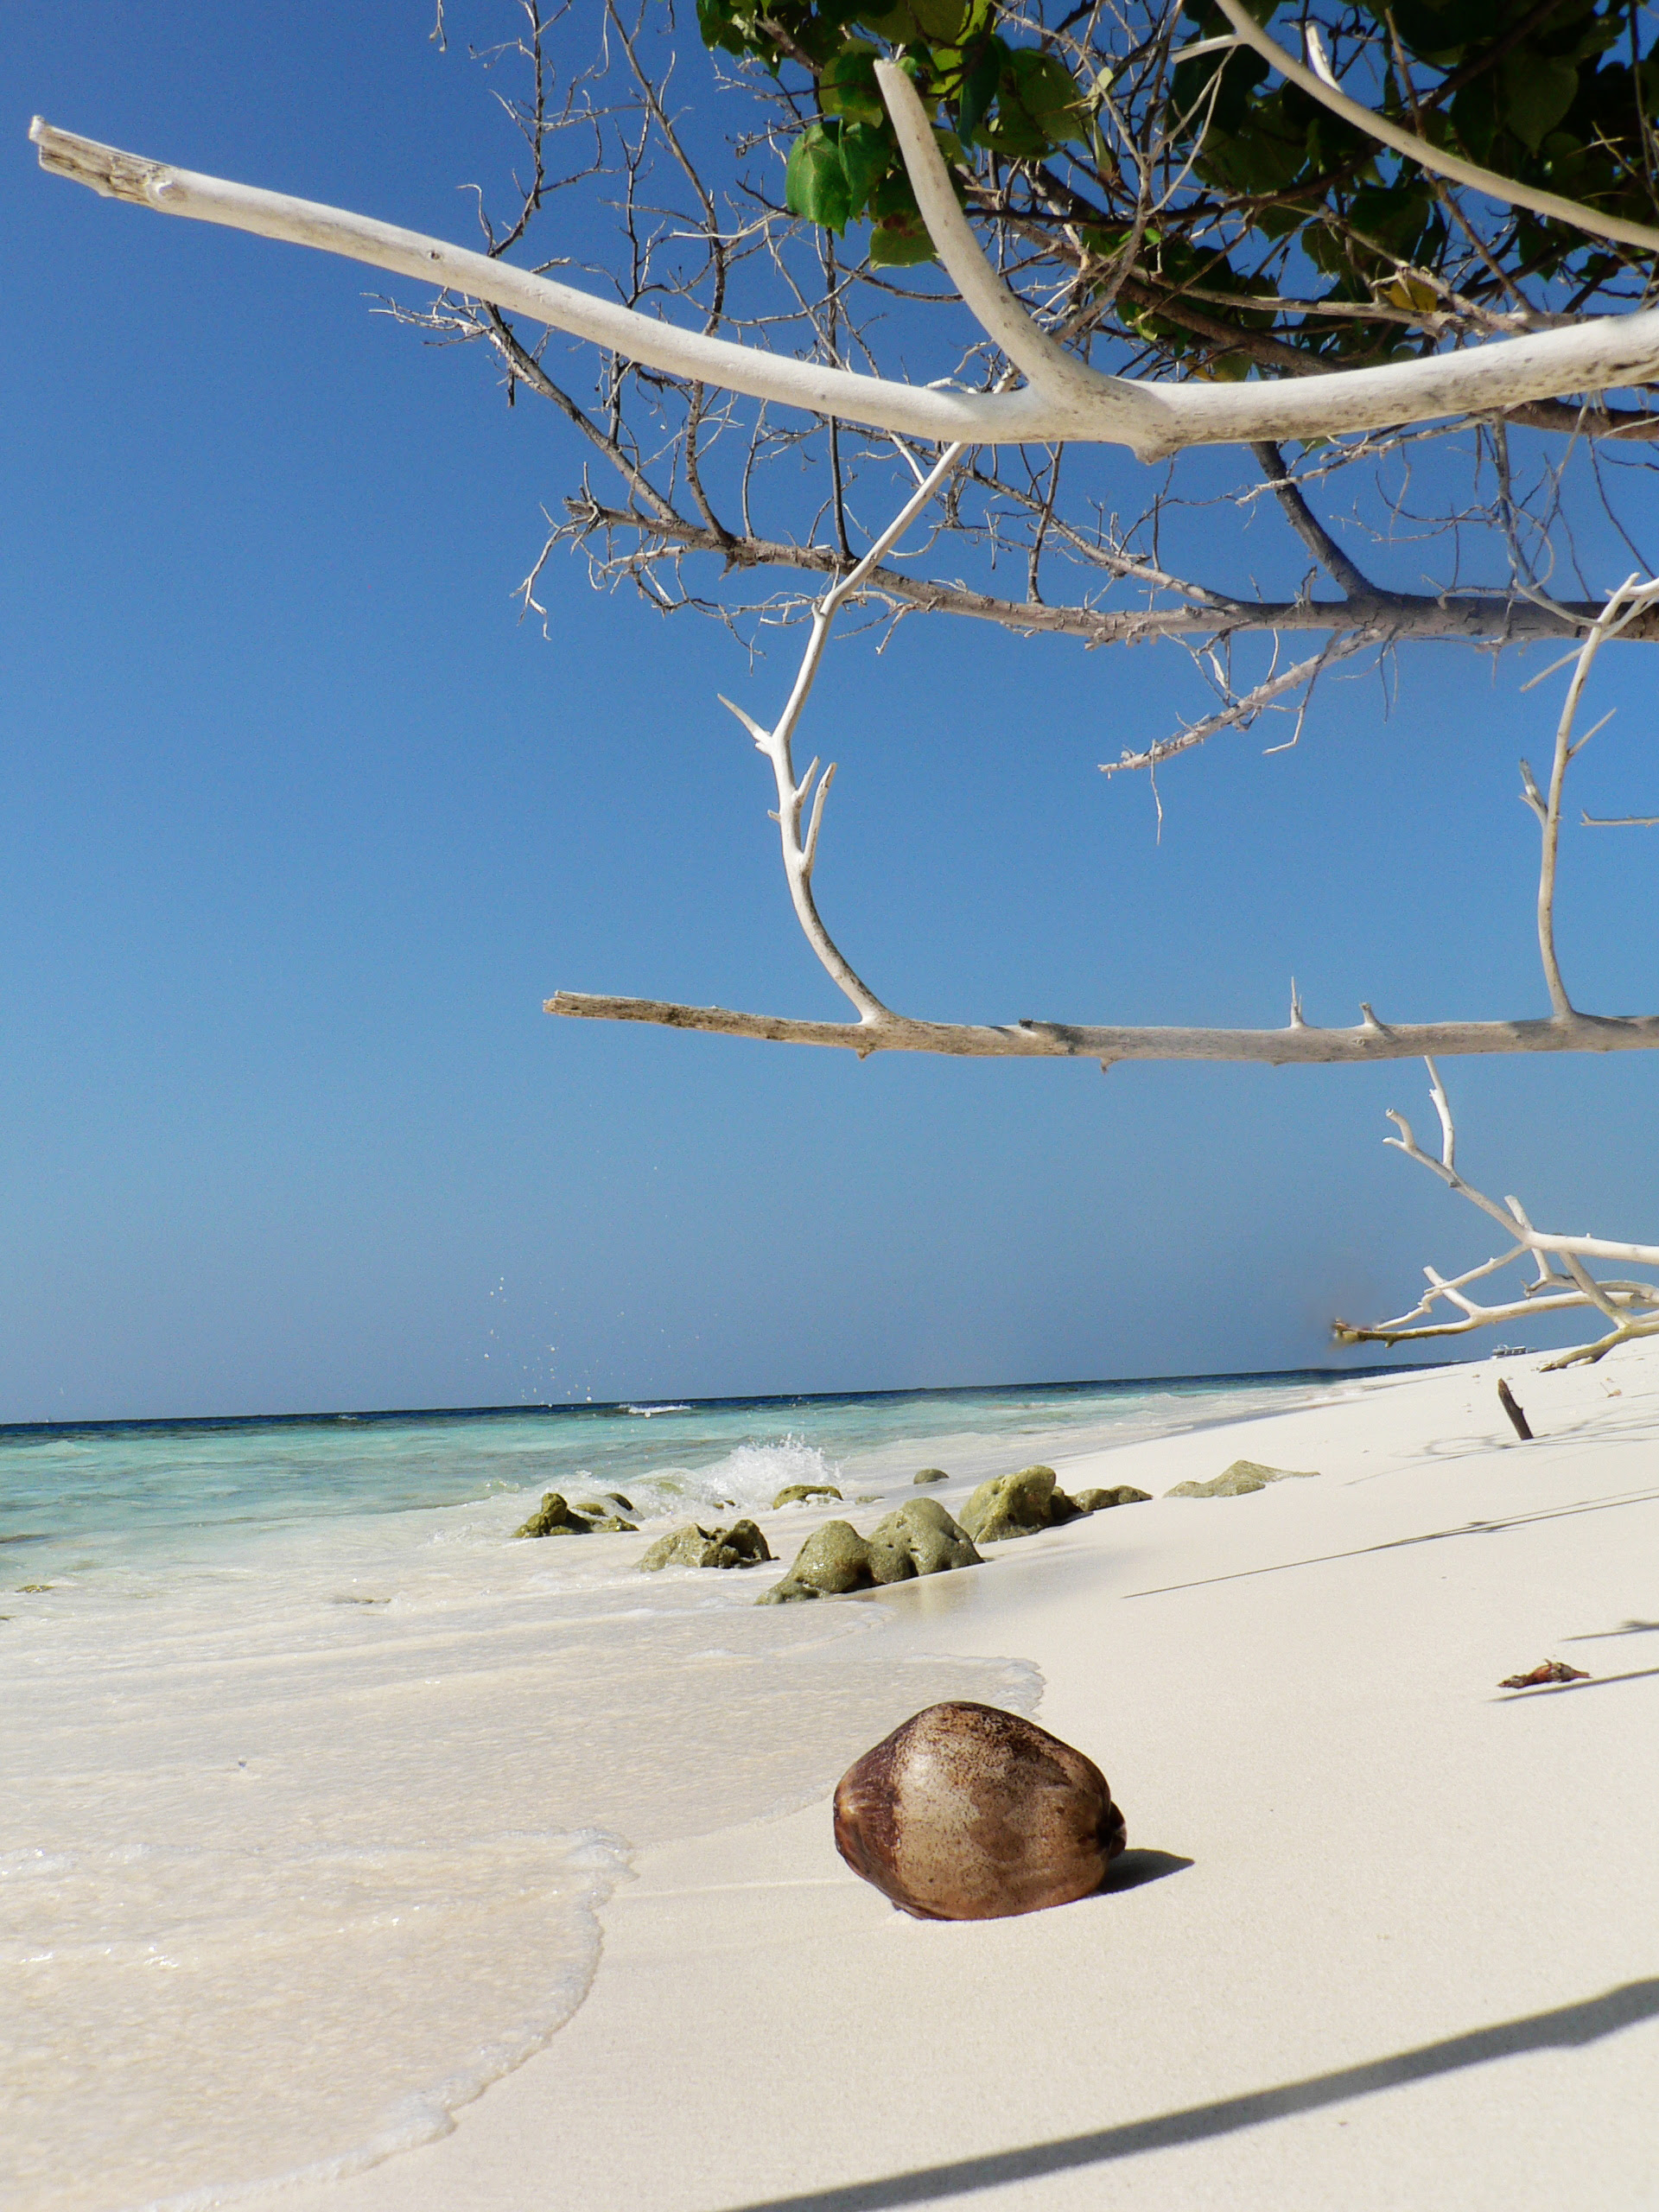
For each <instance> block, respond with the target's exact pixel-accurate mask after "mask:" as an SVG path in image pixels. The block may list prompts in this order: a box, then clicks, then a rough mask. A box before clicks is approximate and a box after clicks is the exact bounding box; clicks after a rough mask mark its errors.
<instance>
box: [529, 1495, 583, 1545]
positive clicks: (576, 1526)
mask: <svg viewBox="0 0 1659 2212" xmlns="http://www.w3.org/2000/svg"><path fill="white" fill-rule="evenodd" d="M512 1533H513V1535H515V1536H587V1535H592V1533H593V1531H592V1530H591V1529H590V1528H589V1527H588V1523H587V1522H585V1521H583V1520H582V1519H581V1518H580V1516H578V1515H576V1514H575V1513H573V1512H572V1511H571V1510H570V1508H569V1506H568V1505H567V1504H566V1503H565V1502H564V1500H563V1498H562V1497H560V1496H559V1493H558V1492H557V1491H556V1490H550V1491H546V1492H545V1493H544V1495H543V1498H542V1502H541V1504H540V1506H539V1508H538V1509H537V1511H535V1512H534V1513H532V1514H531V1516H530V1518H529V1520H528V1521H526V1522H524V1526H523V1528H522V1529H514V1530H513V1532H512Z"/></svg>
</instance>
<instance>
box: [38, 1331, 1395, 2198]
mask: <svg viewBox="0 0 1659 2212" xmlns="http://www.w3.org/2000/svg"><path fill="white" fill-rule="evenodd" d="M1356 1379H1357V1378H1356V1376H1353V1375H1352V1374H1347V1375H1343V1376H1330V1375H1323V1374H1317V1373H1314V1374H1299V1375H1283V1376H1227V1377H1201V1378H1198V1379H1194V1380H1187V1381H1160V1382H1143V1383H1065V1384H1056V1385H1046V1386H1041V1387H1031V1388H1024V1387H1016V1388H1006V1389H979V1390H951V1391H913V1392H905V1393H893V1394H881V1395H866V1396H849V1397H836V1398H822V1397H817V1398H815V1397H804V1398H788V1399H776V1398H771V1399H745V1400H721V1401H714V1402H703V1403H701V1404H697V1405H675V1406H651V1405H638V1406H585V1405H584V1406H580V1407H557V1408H511V1409H505V1410H499V1411H489V1410H486V1411H480V1412H464V1413H453V1412H451V1413H424V1414H409V1413H401V1414H331V1415H327V1416H322V1417H317V1418H313V1419H304V1420H274V1421H174V1422H143V1423H127V1424H124V1423H104V1424H99V1425H92V1426H79V1427H33V1428H11V1429H4V1430H0V2204H3V2205H4V2206H5V2207H6V2212H48V2208H49V2212H136V2209H137V2208H139V2207H158V2206H166V2207H169V2208H173V2209H174V2212H207V2208H208V2207H210V2206H214V2205H219V2204H225V2203H229V2202H235V2200H236V2199H237V2198H238V2196H241V2195H244V2194H245V2193H246V2192H247V2191H249V2190H255V2189H257V2188H260V2187H263V2186H264V2185H265V2184H267V2183H271V2182H274V2181H279V2180H281V2179H283V2177H291V2176H293V2175H295V2174H297V2173H301V2172H308V2171H310V2172H319V2173H334V2174H339V2173H344V2172H348V2171H353V2169H354V2168H358V2167H361V2166H362V2165H364V2164H371V2163H373V2162H376V2161H378V2160H380V2159H383V2158H390V2157H393V2156H395V2155H397V2153H398V2152H401V2151H404V2150H406V2149H408V2148H410V2146H412V2145H416V2144H418V2143H421V2142H423V2141H426V2140H429V2139H431V2138H432V2137H433V2136H435V2135H437V2134H441V2133H444V2132H445V2131H446V2130H447V2129H448V2128H449V2127H450V2126H453V2124H454V2120H453V2115H454V2113H455V2112H456V2111H457V2110H458V2109H459V2108H460V2107H462V2106H464V2105H465V2104H467V2102H469V2101H471V2100H472V2099H474V2098H475V2097H477V2096H478V2095H480V2094H481V2093H482V2092H483V2091H484V2090H485V2089H486V2088H487V2087H488V2084H489V2083H490V2082H493V2081H494V2080H496V2079H497V2078H499V2076H500V2075H502V2074H504V2073H505V2072H508V2071H510V2070H511V2069H512V2068H513V2067H515V2066H517V2065H518V2064H520V2063H523V2062H524V2060H525V2059H527V2058H529V2057H530V2056H532V2055H533V2054H534V2053H535V2052H536V2051H537V2050H540V2049H541V2048H542V2047H543V2045H544V2044H546V2043H547V2041H548V2040H549V2038H550V2037H552V2036H553V2035H554V2034H555V2033H556V2031H557V2029H558V2028H559V2026H560V2025H561V2024H563V2021H565V2020H566V2019H568V2018H569V2016H570V2014H571V2013H572V2012H574V2011H575V2008H576V2007H577V2005H580V2003H581V2002H582V1997H583V1996H584V1994H585V1993H586V1991H587V1989H588V1985H589V1982H590V1980H591V1978H592V1975H593V1974H594V1971H595V1967H596V1965H597V1962H598V1959H599V1951H600V1942H599V1929H600V1922H599V1917H598V1916H599V1912H600V1909H601V1907H602V1905H603V1904H604V1902H605V1899H606V1898H607V1896H608V1895H609V1894H610V1893H611V1892H612V1891H613V1889H614V1887H615V1886H616V1885H617V1884H618V1883H620V1882H626V1880H627V1879H628V1878H629V1872H630V1867H631V1866H632V1860H633V1859H634V1857H635V1855H636V1854H637V1853H639V1851H641V1850H643V1849H647V1848H649V1847H652V1845H655V1844H658V1843H662V1842H666V1841H670V1840H675V1839H678V1838H683V1837H690V1836H693V1835H698V1834H710V1833H713V1832H715V1831H716V1830H719V1829H721V1828H725V1827H733V1826H734V1825H736V1824H739V1823H741V1822H743V1821H751V1820H755V1819H759V1818H763V1817H766V1816H769V1815H776V1814H779V1813H780V1812H784V1811H786V1810H790V1809H792V1808H796V1807H798V1806H802V1805H805V1804H809V1803H811V1802H814V1801H815V1800H816V1799H818V1798H820V1797H822V1796H823V1795H824V1794H825V1793H826V1792H827V1790H828V1789H829V1788H830V1787H831V1785H832V1784H833V1783H834V1781H835V1779H836V1776H837V1775H838V1774H839V1773H840V1772H842V1770H843V1769H844V1768H845V1767H846V1765H847V1764H849V1762H850V1761H851V1759H852V1758H855V1757H856V1756H857V1755H858V1753H859V1752H860V1751H862V1750H864V1749H866V1748H867V1747H868V1745H870V1744H871V1743H873V1742H874V1741H876V1740H877V1739H879V1738H880V1737H881V1736H883V1735H885V1734H886V1733H887V1732H888V1730H890V1729H891V1728H892V1727H893V1726H896V1725H897V1723H898V1722H899V1720H901V1719H904V1718H905V1717H906V1715H907V1714H908V1713H912V1712H914V1711H916V1710H917V1709H918V1707H922V1706H924V1705H926V1704H929V1703H931V1702H933V1701H934V1700H938V1699H940V1698H946V1697H971V1698H979V1699H982V1700H987V1701H988V1702H990V1703H993V1704H997V1705H1001V1706H1003V1707H1008V1708H1010V1709H1012V1710H1015V1711H1020V1712H1025V1713H1033V1712H1035V1711H1036V1710H1037V1709H1038V1707H1039V1701H1040V1699H1041V1694H1042V1683H1041V1681H1040V1678H1039V1676H1038V1675H1036V1673H1035V1671H1034V1669H1032V1668H1031V1667H1030V1666H1029V1665H1028V1664H1027V1663H1026V1662H1024V1661H1023V1660H1022V1659H1021V1658H1020V1655H1019V1654H1018V1652H1017V1651H1012V1652H1010V1653H1009V1654H1008V1656H1007V1657H1006V1658H1002V1659H988V1658H963V1657H962V1656H957V1655H954V1654H953V1652H952V1651H951V1649H950V1648H949V1643H950V1640H949V1639H948V1638H944V1637H941V1636H940V1634H939V1630H938V1622H939V1621H940V1619H941V1618H943V1617H944V1613H945V1612H948V1611H950V1610H951V1609H952V1608H953V1607H954V1606H956V1605H960V1604H963V1603H966V1604H969V1605H983V1604H988V1605H990V1606H991V1608H992V1609H993V1612H992V1615H991V1618H994V1608H995V1580H994V1578H995V1564H994V1563H993V1564H992V1565H991V1566H988V1567H987V1568H985V1569H984V1570H983V1571H982V1573H981V1572H979V1571H976V1572H975V1573H971V1574H957V1575H949V1576H944V1577H942V1578H939V1579H938V1581H937V1582H930V1583H927V1584H920V1585H915V1586H910V1587H911V1589H912V1602H909V1603H906V1604H899V1605H889V1604H886V1603H881V1602H875V1603H866V1602H863V1601H861V1600H860V1599H846V1600H842V1601H836V1602H831V1603H827V1604H820V1605H790V1606H783V1607H771V1606H766V1607H757V1606H756V1605H755V1604H754V1599H755V1596H756V1594H757V1592H758V1591H759V1590H760V1589H761V1588H764V1587H765V1586H766V1584H767V1583H768V1582H769V1581H770V1580H772V1579H773V1578H774V1577H775V1576H776V1574H777V1573H779V1572H780V1571H781V1570H780V1569H779V1568H777V1567H774V1568H771V1569H765V1568H762V1569H756V1570H752V1571H749V1572H747V1573H706V1572H705V1573H697V1572H694V1571H690V1570H679V1569H676V1570H671V1571H669V1572H667V1573H653V1574H642V1573H640V1572H639V1557H640V1554H641V1553H642V1551H643V1550H644V1548H645V1544H646V1542H647V1541H648V1538H649V1535H651V1534H652V1533H653V1532H654V1531H655V1530H658V1529H661V1528H662V1527H663V1526H664V1525H671V1524H672V1523H673V1522H675V1521H677V1520H685V1519H689V1518H694V1517H695V1518H696V1519H699V1520H702V1521H703V1522H709V1521H710V1520H713V1519H715V1518H724V1519H726V1520H728V1521H729V1520H730V1519H731V1518H733V1517H734V1515H735V1514H736V1513H737V1512H740V1511H743V1512H759V1513H760V1514H761V1515H762V1516H763V1517H764V1518H765V1520H766V1526H767V1528H768V1529H769V1531H770V1533H771V1535H772V1543H773V1547H774V1549H776V1550H777V1551H778V1552H779V1555H780V1557H781V1558H782V1559H784V1560H785V1561H786V1560H788V1559H789V1558H790V1557H791V1556H792V1554H793V1550H794V1548H795V1547H796V1546H797V1545H798V1542H799V1541H800V1540H801V1539H802V1537H804V1535H806V1534H807V1533H808V1532H809V1530H810V1529H811V1528H812V1527H814V1526H816V1525H817V1522H820V1521H822V1520H823V1519H824V1518H826V1517H828V1516H829V1514H831V1513H834V1514H846V1515H850V1516H852V1517H853V1518H854V1519H855V1522H857V1524H858V1525H859V1526H861V1527H864V1528H868V1526H869V1525H870V1523H871V1522H873V1521H874V1519H875V1518H876V1517H878V1516H879V1515H880V1513H881V1512H883V1511H886V1510H890V1508H891V1507H892V1506H893V1504H895V1503H898V1502H899V1500H900V1498H901V1497H913V1496H914V1495H915V1494H916V1493H915V1491H914V1490H913V1489H912V1486H911V1481H912V1476H913V1474H914V1473H915V1471H916V1470H917V1469H918V1467H920V1466H923V1465H934V1466H942V1467H944V1469H945V1470H946V1471H947V1472H948V1474H949V1476H950V1481H949V1482H948V1483H947V1484H942V1485H939V1486H938V1487H937V1488H936V1489H934V1490H933V1491H931V1495H932V1496H934V1497H938V1498H939V1499H940V1500H941V1501H942V1502H943V1503H945V1504H946V1505H947V1506H949V1507H952V1508H955V1507H958V1506H959V1505H960V1504H961V1503H962V1501H963V1498H964V1497H965V1496H966V1494H967V1491H968V1490H969V1488H970V1487H971V1486H972V1484H974V1483H976V1482H977V1481H980V1480H982V1479H983V1478H984V1477H985V1476H987V1475H989V1474H994V1473H999V1472H1002V1471H1007V1470H1009V1469H1012V1468H1014V1467H1019V1466H1022V1465H1028V1464H1030V1463H1031V1462H1032V1461H1033V1460H1045V1461H1051V1462H1053V1461H1064V1460H1065V1459H1066V1458H1068V1457H1069V1456H1072V1455H1077V1454H1081V1453H1084V1452H1096V1451H1101V1450H1109V1449H1110V1447H1112V1446H1115V1445H1120V1444H1126V1443H1130V1442H1136V1441H1140V1440H1143V1439H1146V1438H1148V1437H1156V1436H1158V1435H1160V1434H1166V1433H1174V1432H1177V1431H1181V1430H1186V1429H1189V1428H1191V1427H1194V1426H1195V1425H1202V1424H1205V1423H1208V1422H1216V1421H1237V1420H1241V1419H1246V1418H1248V1417H1249V1416H1250V1415H1252V1414H1266V1413H1270V1412H1278V1411H1282V1410H1286V1409H1287V1408H1289V1407H1291V1406H1294V1405H1297V1404H1300V1403H1309V1402H1318V1401H1319V1400H1320V1399H1321V1398H1324V1397H1326V1396H1328V1395H1333V1394H1334V1395H1341V1394H1344V1393H1345V1392H1347V1391H1349V1390H1351V1389H1353V1388H1354V1387H1355V1383H1356ZM1106 1478H1107V1479H1110V1478H1109V1475H1108V1476H1107V1477H1106ZM798 1482H829V1483H832V1484H835V1485H836V1487H837V1488H838V1489H840V1490H841V1491H842V1493H843V1495H844V1498H845V1501H846V1502H845V1503H842V1504H829V1505H819V1506H817V1507H810V1506H809V1507H800V1506H796V1507H790V1508H786V1509H785V1510H782V1511H779V1512H773V1511H772V1510H770V1509H771V1505H772V1498H773V1497H774V1495H775V1494H776V1492H777V1491H779V1489H780V1488H782V1487H783V1486H785V1484H791V1483H798ZM547 1490H558V1491H563V1493H564V1495H565V1496H566V1497H568V1498H569V1499H570V1501H571V1502H572V1503H582V1501H584V1500H585V1499H586V1498H588V1497H590V1496H592V1497H597V1496H598V1495H599V1494H601V1493H602V1492H605V1491H620V1492H621V1493H623V1494H624V1495H625V1496H626V1498H627V1499H628V1500H629V1502H630V1504H631V1507H632V1514H631V1516H630V1517H631V1518H632V1519H633V1520H634V1521H636V1522H638V1524H639V1533H638V1534H636V1535H599V1536H590V1537H587V1538H584V1539H582V1541H546V1542H518V1541H514V1540H513V1534H512V1532H513V1530H514V1529H515V1528H516V1527H517V1526H518V1523H519V1522H521V1521H522V1520H523V1519H524V1516H525V1514H526V1512H527V1510H529V1509H530V1508H531V1506H532V1505H533V1504H534V1503H536V1502H537V1499H538V1497H539V1496H540V1494H541V1493H542V1492H543V1491H547ZM982 1648H989V1649H993V1650H995V1649H996V1648H997V1647H996V1643H995V1637H992V1638H991V1639H989V1641H988V1647H987V1646H986V1645H985V1643H984V1642H983V1640H982ZM823 1876H824V1878H836V1866H835V1862H834V1859H833V1854H832V1853H829V1852H828V1846H827V1843H826V1862H825V1866H824V1867H823Z"/></svg>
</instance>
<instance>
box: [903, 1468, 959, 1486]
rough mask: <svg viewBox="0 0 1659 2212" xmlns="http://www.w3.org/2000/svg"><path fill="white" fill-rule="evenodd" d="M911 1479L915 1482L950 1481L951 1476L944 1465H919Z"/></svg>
mask: <svg viewBox="0 0 1659 2212" xmlns="http://www.w3.org/2000/svg"><path fill="white" fill-rule="evenodd" d="M910 1479H911V1480H912V1482H913V1483H948V1482H949V1481H950V1476H949V1475H947V1474H946V1473H945V1471H944V1468H943V1467H919V1468H918V1470H917V1471H916V1472H915V1473H914V1474H913V1475H912V1477H911V1478H910Z"/></svg>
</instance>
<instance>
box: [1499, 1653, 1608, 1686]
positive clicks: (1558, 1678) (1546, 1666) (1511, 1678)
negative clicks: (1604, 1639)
mask: <svg viewBox="0 0 1659 2212" xmlns="http://www.w3.org/2000/svg"><path fill="white" fill-rule="evenodd" d="M1589 1679H1590V1677H1589V1675H1586V1673H1585V1671H1584V1669H1583V1668H1582V1667H1568V1666H1566V1665H1564V1664H1563V1663H1562V1662H1561V1661H1560V1660H1559V1659H1544V1660H1541V1661H1540V1662H1539V1663H1538V1665H1537V1666H1535V1668H1534V1669H1533V1670H1532V1672H1531V1673H1530V1674H1529V1675H1504V1677H1503V1681H1501V1682H1500V1683H1499V1684H1498V1686H1497V1687H1498V1688H1499V1689H1501V1690H1535V1689H1538V1688H1541V1687H1542V1685H1543V1684H1544V1683H1545V1682H1587V1681H1589Z"/></svg>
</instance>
